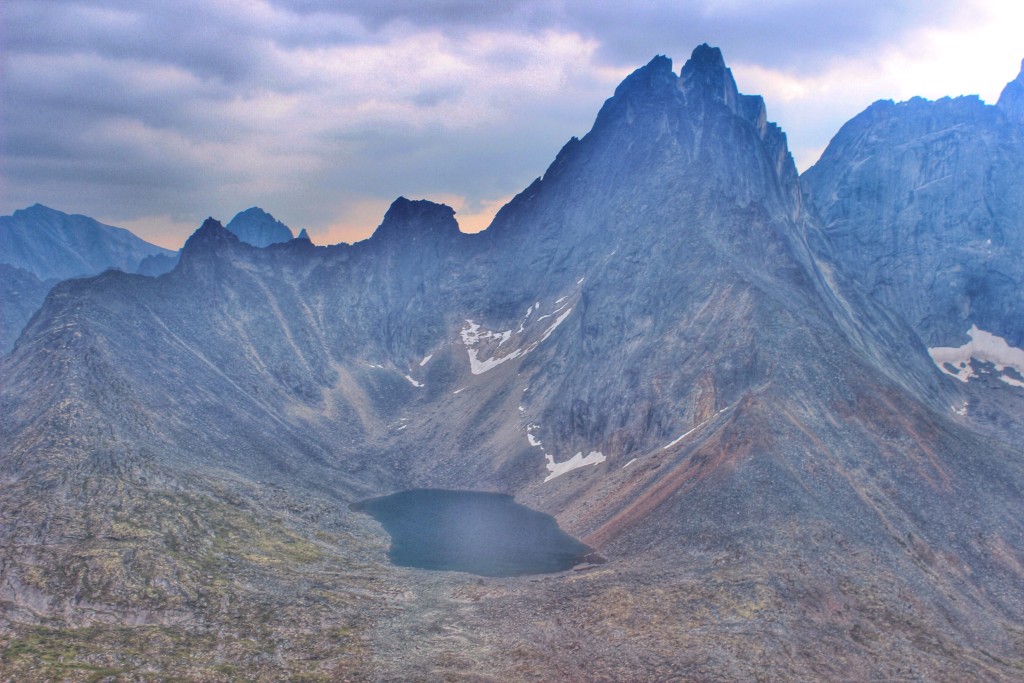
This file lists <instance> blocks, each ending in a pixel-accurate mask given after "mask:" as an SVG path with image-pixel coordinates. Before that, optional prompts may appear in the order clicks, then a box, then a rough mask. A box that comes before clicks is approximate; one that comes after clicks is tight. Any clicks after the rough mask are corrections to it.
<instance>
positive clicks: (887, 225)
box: [802, 77, 1024, 347]
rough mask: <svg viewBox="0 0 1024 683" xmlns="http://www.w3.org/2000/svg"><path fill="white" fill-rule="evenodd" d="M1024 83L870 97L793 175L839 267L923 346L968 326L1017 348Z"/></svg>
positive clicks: (1023, 315)
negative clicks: (941, 95)
mask: <svg viewBox="0 0 1024 683" xmlns="http://www.w3.org/2000/svg"><path fill="white" fill-rule="evenodd" d="M1022 103H1024V80H1022V79H1021V77H1018V78H1017V80H1015V81H1013V82H1012V83H1010V84H1009V85H1007V86H1006V89H1005V90H1004V91H1003V95H1002V97H1001V98H1000V100H999V104H998V105H996V106H989V105H986V104H984V103H983V102H981V101H980V100H979V99H977V98H976V97H961V98H956V99H948V98H946V99H942V100H939V101H937V102H930V101H927V100H923V99H920V98H915V99H912V100H910V101H909V102H901V103H899V104H894V103H893V102H891V101H883V102H876V103H875V104H873V105H871V106H870V107H869V108H868V109H867V110H865V111H864V112H863V113H861V114H859V115H858V116H856V117H855V118H854V119H853V120H851V121H850V122H849V123H847V124H846V125H845V126H843V128H842V130H840V131H839V133H838V134H837V135H836V137H835V138H834V139H833V140H832V142H831V143H830V144H829V146H828V148H827V149H826V150H825V152H824V154H823V155H822V158H821V160H820V161H819V162H818V163H817V164H815V165H814V166H813V167H812V168H810V169H808V170H807V172H806V173H805V174H804V176H803V179H802V180H803V182H804V186H805V188H806V190H807V192H808V194H809V196H810V197H811V199H812V201H813V202H814V204H815V206H816V207H817V208H818V209H819V210H820V212H821V215H822V218H823V219H824V224H825V230H826V232H827V234H828V236H829V238H830V240H831V241H832V243H833V245H834V246H835V252H836V254H837V257H838V259H839V263H840V266H841V267H842V268H843V269H844V270H845V271H846V272H847V273H848V274H849V275H850V276H851V277H853V278H854V279H856V280H857V281H858V282H860V283H861V284H862V285H863V286H864V287H865V288H866V289H868V291H870V292H871V295H872V296H874V297H875V298H876V299H878V300H879V301H881V302H883V303H884V304H885V305H886V306H888V307H889V308H891V309H892V310H894V311H896V312H898V313H899V314H901V315H902V316H904V318H905V319H906V320H907V321H908V322H909V323H910V324H911V325H912V326H913V327H914V329H915V330H916V331H917V333H918V335H920V338H921V340H922V341H923V342H924V343H925V344H926V345H927V346H929V347H936V346H959V345H960V344H962V343H965V342H966V341H967V330H969V329H970V328H971V326H972V325H977V326H978V327H979V328H980V329H982V330H985V331H987V332H990V333H992V334H995V335H997V336H1000V337H1002V338H1004V339H1006V340H1007V342H1008V343H1009V344H1010V345H1011V346H1014V347H1021V346H1024V304H1022V300H1021V297H1020V292H1021V291H1022V287H1024V261H1022V260H1021V258H1020V255H1021V253H1022V252H1024V230H1021V225H1024V194H1022V193H1021V192H1020V187H1021V186H1022V183H1024V116H1021V113H1022V111H1024V110H1022V109H1021V105H1022Z"/></svg>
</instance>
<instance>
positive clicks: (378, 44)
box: [0, 0, 1024, 248]
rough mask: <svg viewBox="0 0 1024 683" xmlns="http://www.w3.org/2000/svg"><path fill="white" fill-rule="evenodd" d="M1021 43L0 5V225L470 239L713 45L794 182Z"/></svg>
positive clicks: (541, 20) (834, 14) (265, 5)
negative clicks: (568, 148) (835, 150)
mask: <svg viewBox="0 0 1024 683" xmlns="http://www.w3.org/2000/svg"><path fill="white" fill-rule="evenodd" d="M1020 26H1024V3H1016V2H1005V1H1002V0H976V1H975V2H962V1H953V0H930V1H927V2H925V1H924V0H903V1H902V2H899V1H892V0H889V1H887V2H873V1H872V0H831V1H828V2H824V1H822V2H818V1H811V0H786V1H784V2H772V3H766V2H763V0H722V1H719V2H707V1H702V2H695V1H692V0H691V1H686V0H651V1H649V2H643V3H631V4H628V5H624V4H623V3H612V2H595V1H594V0H589V1H576V0H560V1H540V0H536V1H531V0H504V1H500V2H486V3H482V2H476V1H475V0H474V1H470V0H422V1H420V2H415V3H410V2H400V1H399V0H374V1H373V2H370V1H366V2H359V1H355V2H347V3H335V2H329V1H327V0H269V1H267V0H264V1H262V2H255V1H250V0H202V1H199V0H182V1H180V2H175V3H168V2H164V1H163V0H137V1H135V2H132V3H123V2H119V1H116V0H6V1H5V2H4V3H3V4H2V5H0V31H2V36H0V46H2V47H0V49H2V53H0V56H2V64H0V69H2V71H0V145H2V149H0V213H10V212H12V211H13V210H15V209H18V208H22V207H25V206H28V205H30V204H33V203H36V202H40V203H43V204H46V205H48V206H51V207H53V208H56V209H60V210H62V211H67V212H69V213H83V214H86V215H89V216H93V217H95V218H97V219H99V220H101V221H103V222H106V223H110V224H113V225H119V226H123V227H127V228H129V229H131V230H133V231H135V232H137V233H138V234H140V235H141V236H143V237H145V238H146V239H149V240H151V241H154V242H157V243H159V244H161V245H163V246H167V247H172V248H175V247H178V246H180V245H181V243H182V242H183V241H184V240H185V238H186V237H187V236H188V234H189V233H191V232H192V231H193V230H194V229H195V228H196V227H197V226H198V225H199V224H200V223H201V222H202V219H203V218H205V217H206V216H207V215H212V216H215V217H217V218H220V219H222V220H224V221H227V220H228V219H230V218H231V216H232V215H234V214H235V213H236V212H237V211H239V210H242V209H244V208H247V207H249V206H253V205H258V206H261V207H263V208H264V209H266V210H268V211H270V212H271V213H273V214H274V215H275V216H276V217H277V218H279V219H280V220H282V221H284V222H285V223H286V224H288V225H289V226H291V227H292V228H293V229H294V230H296V231H298V230H299V229H301V228H307V229H308V230H309V232H310V234H311V235H312V236H313V240H314V241H315V242H317V243H321V244H324V243H331V242H337V241H342V240H344V241H353V240H356V239H361V238H363V237H365V236H367V235H368V234H369V233H370V232H371V231H372V230H373V228H374V227H375V226H376V225H377V224H378V223H379V222H380V220H381V217H382V216H383V212H384V210H385V209H386V208H387V206H388V205H389V204H390V202H391V201H392V200H393V199H394V198H395V197H397V196H399V195H404V196H406V197H410V198H421V197H423V198H428V199H432V200H434V201H443V202H446V203H448V204H450V205H451V206H453V207H454V208H455V209H456V211H457V217H458V218H459V219H460V223H461V224H462V226H463V229H464V230H467V231H471V230H480V229H482V228H484V227H486V225H487V224H488V223H489V221H490V218H491V217H492V216H493V214H494V212H495V211H496V210H497V208H498V207H500V206H501V205H502V204H503V203H504V202H505V201H507V200H508V198H510V197H511V196H512V195H514V194H515V193H516V192H518V191H519V190H521V189H523V188H524V187H525V186H526V185H527V184H529V182H530V181H531V180H533V178H535V177H537V176H539V175H541V174H542V173H543V172H544V169H545V168H546V166H547V165H548V164H549V163H550V162H551V160H553V158H554V156H555V154H556V153H557V151H558V149H559V148H560V147H561V146H562V144H564V142H565V141H566V140H567V139H568V138H569V137H570V136H572V135H577V136H579V135H583V134H584V133H586V132H587V130H588V129H589V127H590V125H591V123H592V122H593V119H594V116H595V115H596V113H597V111H598V109H599V108H600V106H601V103H602V102H603V101H604V99H605V98H607V97H608V96H610V95H611V93H612V91H613V90H614V87H615V85H616V84H617V83H618V82H619V81H620V80H621V79H622V78H623V77H624V76H626V75H627V74H628V73H629V72H630V71H632V70H633V69H635V68H637V67H638V66H641V65H643V64H645V63H646V62H647V61H649V60H650V58H651V57H652V56H654V55H655V54H666V55H668V56H670V57H672V58H673V59H674V60H675V68H676V70H678V69H679V68H680V67H681V66H682V64H683V62H684V61H685V60H686V58H687V56H688V55H689V53H690V51H691V50H692V49H693V47H694V46H696V45H697V44H699V43H702V42H708V43H710V44H712V45H717V46H719V47H721V48H722V50H723V52H724V54H725V58H726V61H727V62H728V63H729V65H730V66H731V67H732V69H733V73H734V75H735V77H736V80H737V83H738V85H739V88H740V90H741V91H743V92H746V93H751V94H755V93H756V94H762V95H764V97H765V100H766V103H767V107H768V114H769V118H770V119H772V120H775V121H777V122H778V123H779V124H780V125H781V126H782V127H783V129H784V130H785V131H786V132H787V134H788V136H789V140H790V146H791V149H792V150H793V153H794V156H795V157H796V160H797V165H798V166H799V167H800V168H801V170H803V169H805V168H807V167H808V166H809V165H810V164H812V163H813V162H814V161H815V160H816V159H817V156H818V155H819V154H820V153H821V151H822V150H823V149H824V147H825V145H826V144H827V143H828V140H829V139H830V137H831V136H832V135H833V134H834V133H835V132H836V130H838V128H839V126H841V125H842V124H843V123H844V122H845V121H846V120H848V119H849V118H850V117H852V116H854V115H855V114H857V113H858V112H859V111H861V110H863V109H864V108H865V107H866V106H868V105H869V104H870V103H871V102H872V101H874V100H877V99H882V98H890V99H896V100H902V99H907V98H909V97H912V96H914V95H921V96H925V97H929V98H933V99H934V98H938V97H942V96H945V95H951V96H956V95H961V94H971V93H976V94H979V95H980V96H981V97H982V98H983V99H984V100H985V101H987V102H994V101H995V100H996V99H997V98H998V95H999V92H1000V90H1001V89H1002V87H1003V86H1004V85H1005V84H1006V82H1007V81H1009V80H1012V79H1013V78H1014V77H1015V76H1016V75H1017V72H1018V70H1019V67H1020V63H1021V58H1022V57H1024V43H1022V42H1021V41H1020V40H1019V35H1018V34H1019V27H1020Z"/></svg>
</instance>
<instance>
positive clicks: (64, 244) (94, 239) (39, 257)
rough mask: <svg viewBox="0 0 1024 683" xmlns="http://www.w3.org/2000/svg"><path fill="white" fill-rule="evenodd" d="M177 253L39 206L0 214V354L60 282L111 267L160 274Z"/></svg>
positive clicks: (85, 217) (122, 230)
mask: <svg viewBox="0 0 1024 683" xmlns="http://www.w3.org/2000/svg"><path fill="white" fill-rule="evenodd" d="M176 259H177V255H176V254H175V253H174V252H173V251H170V250H167V249H163V248H161V247H158V246H156V245H154V244H150V243H149V242H146V241H145V240H142V239H139V238H138V237H136V236H135V235H133V234H132V233H131V232H129V231H127V230H125V229H123V228H115V227H113V226H110V225H104V224H102V223H99V222H97V221H95V220H93V219H92V218H88V217H87V216H79V215H68V214H66V213H63V212H61V211H55V210H54V209H51V208H48V207H45V206H42V205H41V204H36V205H34V206H30V207H28V208H27V209H21V210H18V211H15V212H14V214H12V215H10V216H0V266H4V267H2V268H0V307H3V309H4V310H3V311H0V354H6V353H7V352H9V351H10V350H11V348H12V347H13V346H14V342H15V340H17V338H18V335H19V334H20V333H21V330H22V329H23V328H24V327H25V323H27V322H28V319H29V317H31V315H32V314H33V313H34V312H35V311H36V310H37V309H38V308H39V306H40V304H42V302H43V298H44V297H45V296H46V293H47V292H48V291H50V287H51V286H53V284H54V283H56V282H57V281H59V280H63V279H65V278H69V277H82V276H86V275H96V274H97V273H101V272H103V271H104V270H106V269H108V268H117V269H119V270H123V271H126V272H136V271H137V270H138V271H139V272H145V273H146V274H148V275H159V274H161V273H165V272H167V271H169V270H170V269H171V268H173V267H174V263H175V262H176Z"/></svg>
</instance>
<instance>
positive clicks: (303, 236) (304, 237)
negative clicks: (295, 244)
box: [295, 228, 313, 242]
mask: <svg viewBox="0 0 1024 683" xmlns="http://www.w3.org/2000/svg"><path fill="white" fill-rule="evenodd" d="M295 239H297V240H306V241H307V242H312V241H313V240H311V239H310V238H309V233H308V232H306V229H305V228H303V229H302V230H300V231H299V236H298V237H296V238H295Z"/></svg>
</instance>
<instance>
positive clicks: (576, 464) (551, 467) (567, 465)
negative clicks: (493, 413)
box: [526, 424, 606, 482]
mask: <svg viewBox="0 0 1024 683" xmlns="http://www.w3.org/2000/svg"><path fill="white" fill-rule="evenodd" d="M535 429H540V425H538V424H529V425H526V440H527V441H529V442H530V445H531V446H533V447H534V448H539V449H541V451H542V452H543V451H544V446H543V444H541V441H540V439H538V438H537V437H535V436H534V435H533V430H535ZM544 459H545V460H547V468H548V472H550V474H548V476H546V477H545V478H544V481H545V482H549V481H551V480H552V479H554V478H555V477H560V476H562V475H563V474H565V473H566V472H571V471H572V470H575V469H578V468H580V467H586V466H587V465H597V464H599V463H602V462H604V461H605V460H606V458H605V457H604V454H602V453H601V452H600V451H590V453H588V454H587V455H583V451H580V452H578V453H577V454H576V455H574V456H572V457H571V458H569V459H568V460H566V461H565V462H555V456H553V455H551V454H550V453H544Z"/></svg>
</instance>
